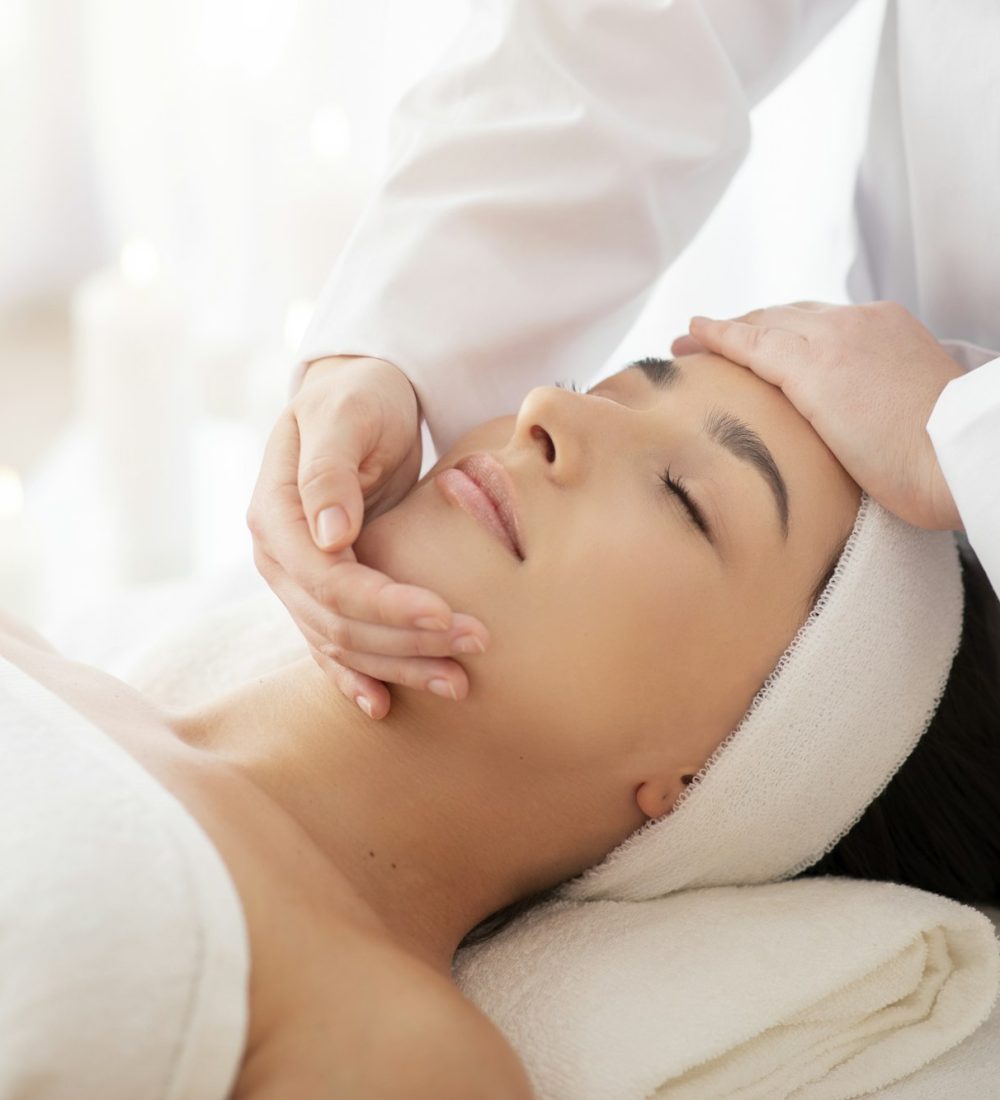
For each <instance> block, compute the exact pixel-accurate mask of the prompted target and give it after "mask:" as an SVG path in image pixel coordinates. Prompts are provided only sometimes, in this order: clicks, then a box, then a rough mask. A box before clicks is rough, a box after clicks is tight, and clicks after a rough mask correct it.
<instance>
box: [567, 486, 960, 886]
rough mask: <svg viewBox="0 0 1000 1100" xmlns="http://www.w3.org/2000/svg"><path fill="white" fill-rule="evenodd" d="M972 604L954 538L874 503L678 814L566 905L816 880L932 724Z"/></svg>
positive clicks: (593, 873)
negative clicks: (797, 878)
mask: <svg viewBox="0 0 1000 1100" xmlns="http://www.w3.org/2000/svg"><path fill="white" fill-rule="evenodd" d="M963 606H964V589H963V585H962V574H961V564H960V560H959V554H958V544H957V542H956V541H955V537H954V535H953V534H952V532H950V531H925V530H922V529H920V528H917V527H913V526H911V525H910V524H908V523H905V522H904V521H903V520H901V519H899V518H898V517H896V516H894V515H893V514H892V513H891V512H888V511H887V510H886V509H885V508H883V507H882V506H881V505H879V504H877V503H876V502H875V501H873V500H871V499H870V498H869V497H868V496H867V494H862V498H861V505H860V507H859V509H858V514H857V518H856V519H855V521H854V528H853V530H852V531H851V535H850V538H849V539H848V541H847V543H846V545H845V547H844V552H843V554H841V556H840V560H839V562H838V563H837V566H836V569H835V571H834V574H833V576H832V578H831V579H830V581H829V583H828V584H827V586H826V588H825V589H824V590H823V592H822V594H821V595H820V597H819V599H818V600H817V602H816V606H815V607H814V608H813V610H812V612H811V613H810V615H809V617H808V618H807V619H806V621H805V623H804V624H803V625H802V627H801V628H800V629H799V631H798V633H797V634H796V635H795V637H794V638H793V639H792V642H791V644H790V645H789V647H788V649H786V650H785V652H784V654H783V655H782V657H781V659H780V660H779V661H778V663H777V665H776V666H775V668H774V671H773V672H772V673H771V675H770V676H769V677H768V678H767V680H766V681H765V683H764V685H763V687H762V688H761V689H760V691H759V692H758V693H757V695H756V696H755V698H754V700H753V702H752V703H751V705H750V709H749V710H748V711H747V712H746V714H745V715H744V716H743V719H742V720H741V721H740V723H739V725H738V726H737V727H736V729H735V730H733V732H732V733H730V734H729V736H728V737H726V738H725V740H724V741H723V742H722V743H721V744H720V745H719V747H718V748H717V749H716V750H715V752H714V753H712V755H711V756H710V757H709V759H708V761H707V762H706V763H705V765H704V767H703V768H702V769H701V771H699V772H698V774H697V775H696V776H695V778H694V780H693V781H692V782H691V784H690V785H689V786H688V787H687V788H686V789H685V790H684V791H683V792H682V793H681V794H680V796H679V797H678V799H677V801H676V803H675V804H674V807H673V809H672V811H671V812H670V813H669V814H667V815H666V816H665V817H661V818H658V819H655V820H650V821H647V822H646V824H645V825H643V826H642V827H641V828H639V829H637V830H636V831H635V832H634V833H632V834H631V836H629V837H627V838H626V839H625V840H624V841H623V842H622V843H621V844H619V845H618V847H617V848H615V849H614V850H613V851H611V852H610V853H609V854H608V855H607V856H606V857H605V858H604V859H603V860H602V861H601V862H600V863H598V864H596V865H595V866H594V867H590V868H588V869H587V870H585V871H584V872H583V873H582V874H580V875H578V876H577V877H576V878H575V879H572V880H571V881H570V882H567V883H565V884H563V886H562V887H561V888H560V890H559V891H558V892H557V896H558V897H560V898H573V899H577V900H586V899H591V898H613V899H619V900H623V901H643V900H646V899H648V898H654V897H660V896H662V895H663V894H668V893H671V892H673V891H674V890H683V889H686V888H688V887H697V886H729V885H742V884H749V883H758V882H772V881H775V880H780V879H784V878H791V877H792V876H794V875H797V874H798V873H799V872H800V871H804V870H805V869H806V868H807V867H810V866H812V864H814V863H816V862H817V861H818V860H819V859H821V858H822V857H823V856H824V855H825V854H826V853H827V852H829V851H830V850H831V849H832V848H833V847H834V846H835V845H836V844H837V843H838V841H839V840H840V839H841V837H843V836H844V835H845V834H846V833H847V832H848V831H849V830H850V829H851V828H852V827H853V826H854V824H855V823H856V822H857V821H858V819H859V818H860V817H861V815H862V814H863V813H864V811H865V809H866V808H867V807H868V806H869V805H870V804H871V802H872V801H873V800H874V799H875V798H876V797H877V796H878V795H879V794H881V793H882V791H883V790H884V789H885V787H886V786H887V785H888V783H889V780H890V779H891V778H892V777H893V775H894V774H895V773H896V771H897V769H898V768H899V767H900V766H901V765H902V763H903V761H904V760H905V759H906V758H907V756H909V754H910V753H911V752H912V751H913V749H914V747H915V746H916V744H917V742H918V741H919V740H920V737H921V736H922V735H923V733H924V731H925V730H926V729H927V727H928V725H929V724H930V720H931V718H932V717H933V716H934V712H935V710H936V709H937V705H938V703H939V702H940V700H941V696H942V694H943V692H944V689H945V685H946V684H947V681H948V675H949V673H950V670H951V663H952V659H953V657H954V655H955V652H956V650H957V649H958V644H959V641H960V640H961V635H962V613H963Z"/></svg>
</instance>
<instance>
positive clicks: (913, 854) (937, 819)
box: [458, 536, 1000, 950]
mask: <svg viewBox="0 0 1000 1100" xmlns="http://www.w3.org/2000/svg"><path fill="white" fill-rule="evenodd" d="M958 541H959V545H960V549H961V561H962V583H963V586H964V588H965V614H964V621H963V624H962V638H961V641H960V643H959V647H958V652H957V653H956V654H955V658H954V661H953V662H952V666H951V672H950V674H949V676H948V683H947V685H946V686H945V690H944V694H943V695H942V696H941V701H940V703H939V704H938V707H937V710H936V711H935V713H934V717H933V718H932V719H931V723H930V725H929V726H928V728H927V730H926V732H925V733H924V735H923V736H922V737H921V738H920V740H919V741H918V742H917V745H916V747H915V748H914V750H913V752H911V753H910V755H909V756H908V757H907V758H906V760H905V761H904V762H903V764H902V766H901V767H900V768H899V770H898V771H897V772H896V774H895V775H894V776H893V777H892V779H891V780H890V782H889V784H888V786H887V787H886V788H885V790H884V791H883V792H882V793H881V794H880V795H879V796H878V797H877V798H876V799H875V800H874V801H873V802H872V803H871V804H870V805H869V806H868V808H867V809H866V810H865V812H864V813H863V814H862V816H861V818H860V819H859V820H858V821H857V823H856V824H855V825H854V827H853V828H852V829H851V830H850V831H849V832H848V833H847V834H846V835H845V836H844V837H842V838H841V840H840V841H839V842H838V843H837V845H836V846H835V847H834V848H833V850H832V851H830V852H829V853H827V855H825V856H823V858H822V859H820V860H819V861H818V862H817V863H814V864H813V865H812V866H811V867H808V868H807V869H806V870H805V871H802V872H801V874H799V875H796V876H795V877H796V878H806V877H811V876H815V875H845V876H848V877H851V878H862V879H877V880H880V881H885V882H898V883H902V884H903V885H905V886H915V887H917V888H919V889H921V890H929V891H931V892H932V893H935V894H943V895H944V896H945V897H950V898H954V899H955V900H956V901H961V902H967V903H972V904H977V903H991V902H996V901H997V900H998V899H1000V601H998V599H997V595H996V593H995V592H994V591H993V587H992V585H991V584H990V581H989V578H988V577H987V576H986V573H985V572H984V570H983V567H982V566H981V565H980V564H979V560H978V558H977V557H976V555H975V553H974V552H973V550H972V548H971V547H970V546H969V545H968V542H967V541H965V539H964V538H963V537H962V536H959V537H958ZM839 556H840V550H838V552H837V554H836V555H835V556H834V559H833V560H832V562H831V563H830V565H829V567H828V568H827V570H826V572H825V574H824V576H823V578H822V579H821V581H820V583H819V584H818V585H817V587H816V589H815V591H814V595H813V602H815V600H816V598H818V596H819V594H820V592H822V590H823V589H824V588H825V587H826V582H827V581H828V580H829V578H830V576H831V575H832V573H833V570H834V569H835V568H836V564H837V560H838V559H839ZM562 885H563V884H562V883H556V884H555V885H554V886H551V887H549V888H548V889H546V890H542V891H539V892H538V893H536V894H532V895H531V896H530V897H525V898H521V899H519V900H518V901H516V902H513V903H512V904H511V905H508V906H505V907H504V908H503V909H498V910H497V911H496V912H495V913H491V914H490V916H488V917H486V918H485V919H484V920H482V921H480V922H479V924H477V925H476V926H475V928H473V929H471V930H470V931H469V932H467V933H466V935H465V937H464V938H463V939H462V942H461V943H460V944H459V945H458V947H459V950H460V949H461V948H463V947H467V946H470V945H472V944H476V943H485V942H486V941H487V940H489V939H492V938H493V937H494V936H495V935H497V934H498V933H499V932H500V931H501V930H502V929H504V928H506V927H507V925H509V924H510V923H511V922H512V921H513V920H515V919H516V918H517V917H519V916H521V915H522V914H524V913H526V912H527V911H528V910H529V909H533V908H534V907H535V906H537V905H541V904H542V903H543V902H546V901H549V900H550V899H551V898H552V897H553V896H554V895H555V893H556V891H558V889H559V888H560V886H562Z"/></svg>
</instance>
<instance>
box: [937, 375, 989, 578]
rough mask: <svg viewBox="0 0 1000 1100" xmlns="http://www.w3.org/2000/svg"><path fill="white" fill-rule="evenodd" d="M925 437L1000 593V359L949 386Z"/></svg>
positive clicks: (980, 558) (970, 539) (975, 546)
mask: <svg viewBox="0 0 1000 1100" xmlns="http://www.w3.org/2000/svg"><path fill="white" fill-rule="evenodd" d="M927 434H928V435H929V436H930V437H931V442H932V443H933V444H934V451H935V453H936V454H937V457H938V462H939V463H940V464H941V472H942V473H943V474H944V479H945V481H947V483H948V488H949V489H950V490H951V495H952V496H953V497H954V498H955V505H956V507H957V508H958V514H959V515H960V516H961V517H962V524H963V525H964V527H965V534H966V536H967V537H968V540H969V544H970V545H971V546H972V549H973V550H975V552H976V554H977V556H978V557H979V560H980V562H981V563H982V566H983V569H985V570H986V574H987V576H988V577H989V578H990V582H991V584H992V585H993V588H994V590H995V591H996V592H997V594H998V595H1000V359H994V360H993V361H992V362H991V363H986V364H985V365H984V366H981V367H977V368H976V369H975V370H972V371H970V372H969V373H968V374H964V375H962V376H961V377H960V378H953V379H952V380H951V381H950V382H949V383H948V385H947V386H945V388H944V389H943V390H942V391H941V395H940V397H938V399H937V403H936V404H935V405H934V409H933V411H932V412H931V415H930V419H929V420H928V421H927Z"/></svg>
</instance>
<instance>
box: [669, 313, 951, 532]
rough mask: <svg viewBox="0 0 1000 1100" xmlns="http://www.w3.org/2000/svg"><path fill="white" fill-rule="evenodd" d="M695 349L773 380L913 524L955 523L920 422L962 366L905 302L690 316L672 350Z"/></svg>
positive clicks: (882, 500) (844, 461)
mask: <svg viewBox="0 0 1000 1100" xmlns="http://www.w3.org/2000/svg"><path fill="white" fill-rule="evenodd" d="M702 349H704V350H707V351H712V352H715V353H716V354H718V355H724V356H725V357H726V358H727V359H731V360H733V362H735V363H739V364H740V365H741V366H744V367H749V368H750V370H752V371H753V372H754V373H755V374H756V375H758V376H759V377H761V378H763V379H764V380H765V381H766V382H770V383H771V384H772V385H775V386H778V387H780V389H781V390H782V392H783V393H784V394H785V396H786V397H787V398H788V399H789V401H791V402H792V404H793V405H794V406H795V407H796V409H798V411H799V412H800V413H801V414H802V415H803V416H804V417H805V418H806V419H807V420H808V421H809V423H810V424H812V426H813V427H814V428H815V429H816V432H817V434H818V435H819V437H820V438H821V439H822V440H823V442H824V443H825V444H826V445H827V446H828V447H829V448H830V450H831V451H832V452H833V453H834V455H835V456H836V457H837V459H838V460H839V461H840V464H841V465H842V466H843V467H844V468H845V469H846V470H847V472H848V473H849V474H850V475H851V477H852V478H854V480H855V481H856V482H857V483H858V484H859V485H860V486H861V488H862V489H864V490H865V491H866V492H867V493H868V495H869V496H871V497H872V498H873V499H874V500H876V501H878V503H879V504H881V505H883V506H884V507H885V508H888V509H889V511H890V512H894V513H895V514H896V515H897V516H899V517H900V518H901V519H904V520H906V521H907V522H908V523H912V524H914V525H915V526H917V527H926V528H931V529H940V530H958V529H959V528H961V526H962V521H961V519H960V517H959V515H958V509H957V508H956V507H955V501H954V499H953V498H952V495H951V491H950V490H949V489H948V485H947V483H946V482H945V480H944V475H943V474H942V473H941V467H940V466H939V464H938V460H937V455H936V454H935V452H934V446H933V444H932V443H931V439H930V436H929V435H928V434H927V430H926V426H927V420H928V418H929V417H930V414H931V411H932V410H933V408H934V405H935V403H936V401H937V399H938V396H939V395H940V393H941V391H942V390H943V389H944V387H945V386H946V385H947V384H948V383H949V382H950V381H951V380H952V379H953V378H958V377H959V376H960V375H962V374H963V373H964V372H963V370H962V368H961V366H959V364H958V363H956V362H955V360H954V359H952V358H951V356H950V355H949V354H948V353H947V351H946V350H945V349H944V348H943V347H942V346H941V344H939V343H938V341H937V340H936V339H935V338H934V336H933V335H932V334H931V333H930V332H929V331H928V330H927V329H926V328H924V326H923V325H922V324H921V323H920V322H919V321H918V320H917V319H916V318H915V317H914V316H913V315H912V314H911V313H909V312H908V311H907V310H906V309H904V308H903V306H901V305H898V304H897V303H895V302H872V303H868V304H865V305H859V306H833V305H823V304H821V303H818V302H801V303H796V304H794V305H787V306H773V307H771V308H769V309H757V310H753V311H752V312H750V313H747V314H744V315H743V316H741V317H736V318H734V319H732V320H727V321H721V320H711V319H709V318H707V317H693V318H692V319H691V324H690V335H689V336H681V337H678V339H676V340H675V341H674V343H673V345H672V351H673V353H674V354H675V355H686V354H689V353H690V352H693V351H699V350H702Z"/></svg>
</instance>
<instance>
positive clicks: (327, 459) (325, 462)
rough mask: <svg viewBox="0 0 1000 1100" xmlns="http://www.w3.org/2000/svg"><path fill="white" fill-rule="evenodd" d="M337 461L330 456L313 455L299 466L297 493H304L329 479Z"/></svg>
mask: <svg viewBox="0 0 1000 1100" xmlns="http://www.w3.org/2000/svg"><path fill="white" fill-rule="evenodd" d="M336 461H337V460H336V459H334V458H333V457H332V456H330V455H315V456H313V457H312V458H309V459H307V460H306V461H305V462H303V463H302V464H301V465H300V466H299V478H298V481H299V492H300V493H301V492H304V491H306V490H308V489H310V488H312V486H314V485H316V484H318V483H319V482H321V481H322V480H323V478H325V477H329V476H330V474H331V473H332V471H333V468H334V464H335V462H336Z"/></svg>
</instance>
